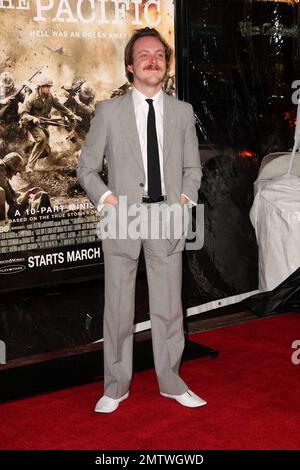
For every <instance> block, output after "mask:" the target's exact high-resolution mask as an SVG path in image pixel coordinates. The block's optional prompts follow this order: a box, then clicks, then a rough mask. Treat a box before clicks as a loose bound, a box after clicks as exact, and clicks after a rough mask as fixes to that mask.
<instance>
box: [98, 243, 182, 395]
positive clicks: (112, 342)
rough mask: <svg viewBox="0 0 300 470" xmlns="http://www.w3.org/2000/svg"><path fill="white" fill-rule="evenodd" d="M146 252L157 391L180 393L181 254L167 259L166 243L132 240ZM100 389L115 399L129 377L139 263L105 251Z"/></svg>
mask: <svg viewBox="0 0 300 470" xmlns="http://www.w3.org/2000/svg"><path fill="white" fill-rule="evenodd" d="M136 243H140V245H141V246H142V247H143V250H144V256H145V263H146V271H147V279H148V289H149V304H150V319H151V330H152V345H153V355H154V363H155V371H156V375H157V380H158V384H159V388H160V391H161V392H163V393H168V394H172V395H181V394H182V393H184V392H185V391H186V390H187V389H188V387H187V385H186V384H185V383H184V382H183V380H182V379H181V378H180V377H179V375H178V370H179V366H180V361H181V357H182V352H183V348H184V331H183V315H182V303H181V285H182V252H177V253H174V254H172V255H169V256H167V249H166V244H168V243H169V241H168V240H151V239H144V240H136ZM104 262H105V308H104V390H105V395H107V396H109V397H111V398H115V399H116V398H119V397H121V396H122V395H124V394H125V393H126V392H127V391H128V389H129V386H130V382H131V378H132V350H133V321H134V310H135V305H134V303H135V283H136V273H137V266H138V259H131V258H129V257H126V256H119V255H111V254H107V253H104Z"/></svg>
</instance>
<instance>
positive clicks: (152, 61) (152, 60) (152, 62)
mask: <svg viewBox="0 0 300 470" xmlns="http://www.w3.org/2000/svg"><path fill="white" fill-rule="evenodd" d="M156 63H157V58H156V56H155V55H152V56H151V57H150V64H152V65H154V64H156Z"/></svg>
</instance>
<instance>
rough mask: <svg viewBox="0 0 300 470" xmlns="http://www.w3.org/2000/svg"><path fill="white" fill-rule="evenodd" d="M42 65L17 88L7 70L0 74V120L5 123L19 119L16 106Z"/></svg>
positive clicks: (21, 100)
mask: <svg viewBox="0 0 300 470" xmlns="http://www.w3.org/2000/svg"><path fill="white" fill-rule="evenodd" d="M42 68H43V67H40V68H39V69H38V70H37V71H36V72H35V73H34V74H33V75H32V76H31V77H29V79H28V80H27V81H26V82H25V83H23V84H22V85H21V86H20V87H19V88H16V86H15V83H14V79H13V77H12V75H11V74H10V73H9V72H3V73H2V74H1V75H0V120H1V121H4V122H6V123H10V122H12V121H17V120H18V119H19V115H18V106H19V103H22V102H23V101H24V98H25V95H24V90H25V88H26V87H28V84H29V83H30V81H31V80H32V79H33V78H34V77H35V76H36V75H38V74H39V73H40V72H41V70H42Z"/></svg>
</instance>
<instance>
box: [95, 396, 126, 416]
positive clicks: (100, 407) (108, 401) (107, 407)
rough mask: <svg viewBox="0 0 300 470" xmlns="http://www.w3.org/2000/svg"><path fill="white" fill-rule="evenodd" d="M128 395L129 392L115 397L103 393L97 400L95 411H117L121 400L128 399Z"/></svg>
mask: <svg viewBox="0 0 300 470" xmlns="http://www.w3.org/2000/svg"><path fill="white" fill-rule="evenodd" d="M128 396H129V392H127V393H125V395H123V396H122V397H121V398H115V399H114V398H110V397H107V396H106V395H103V397H102V398H100V400H98V401H97V403H96V406H95V411H96V413H113V411H116V409H117V408H118V406H119V404H120V403H121V401H124V400H126V398H128Z"/></svg>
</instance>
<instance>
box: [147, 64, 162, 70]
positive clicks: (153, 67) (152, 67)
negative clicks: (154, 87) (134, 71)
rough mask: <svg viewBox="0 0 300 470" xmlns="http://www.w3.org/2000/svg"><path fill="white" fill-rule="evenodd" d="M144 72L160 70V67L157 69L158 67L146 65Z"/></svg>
mask: <svg viewBox="0 0 300 470" xmlns="http://www.w3.org/2000/svg"><path fill="white" fill-rule="evenodd" d="M144 70H161V67H159V66H158V65H147V66H146V67H144Z"/></svg>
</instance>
